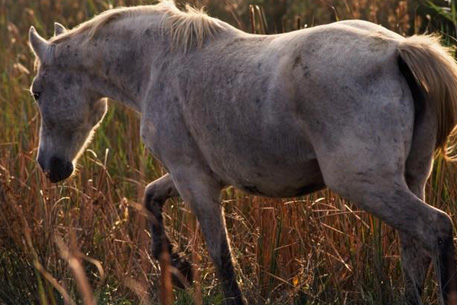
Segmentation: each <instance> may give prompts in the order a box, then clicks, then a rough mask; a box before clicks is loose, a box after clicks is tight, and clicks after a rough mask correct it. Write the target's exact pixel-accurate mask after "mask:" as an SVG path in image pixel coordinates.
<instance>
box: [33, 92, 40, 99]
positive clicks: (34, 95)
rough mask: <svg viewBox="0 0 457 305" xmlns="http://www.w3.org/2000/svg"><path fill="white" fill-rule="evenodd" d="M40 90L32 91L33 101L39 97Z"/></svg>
mask: <svg viewBox="0 0 457 305" xmlns="http://www.w3.org/2000/svg"><path fill="white" fill-rule="evenodd" d="M40 95H41V92H33V98H34V99H35V101H38V100H39V99H40Z"/></svg>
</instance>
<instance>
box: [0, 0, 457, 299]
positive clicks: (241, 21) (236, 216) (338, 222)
mask: <svg viewBox="0 0 457 305" xmlns="http://www.w3.org/2000/svg"><path fill="white" fill-rule="evenodd" d="M190 2H191V3H193V4H195V5H196V6H198V7H200V6H203V5H204V6H206V7H207V10H208V12H209V14H210V15H212V16H215V17H218V18H220V19H222V20H224V21H227V22H229V23H232V24H234V25H235V26H237V27H240V28H242V29H243V30H245V31H255V32H258V33H275V32H283V31H291V30H295V29H297V28H303V27H311V26H314V25H317V24H324V23H328V22H332V21H335V20H342V19H348V18H361V19H365V20H370V21H374V22H377V23H380V24H382V25H384V26H386V27H388V28H390V29H392V30H394V31H396V32H399V33H401V34H403V35H411V34H414V33H423V32H424V31H442V32H443V33H445V38H446V39H445V43H447V44H453V43H454V41H455V39H454V38H453V37H455V29H456V22H455V21H456V17H455V16H456V15H457V14H456V13H455V9H454V7H452V8H450V9H448V10H447V9H440V7H446V8H448V5H449V4H448V3H447V2H439V1H435V2H434V3H435V4H432V3H429V2H425V1H424V2H420V1H412V0H409V1H392V0H388V1H368V0H347V1H331V0H325V1H324V0H319V1H312V0H307V1H299V0H295V1H285V0H278V1H273V0H263V1H262V0H257V1H249V0H224V1H216V0H201V1H190ZM149 3H151V2H150V1H146V0H144V1H143V0H136V1H135V0H125V1H122V0H84V1H70V0H0V130H1V132H0V304H8V305H9V304H15V305H22V304H40V305H55V304H126V305H127V304H159V302H160V296H161V295H163V294H166V293H170V291H165V290H164V289H163V288H161V287H162V285H161V277H160V272H159V270H160V267H159V264H158V262H156V261H155V260H153V259H152V257H151V256H150V254H149V249H150V235H149V233H148V229H147V221H146V217H145V216H144V213H143V210H142V208H141V207H142V198H143V193H144V187H145V186H146V184H147V183H148V182H151V181H152V180H154V179H156V178H158V177H160V176H161V175H163V174H164V170H163V169H162V168H161V166H160V165H159V164H158V163H157V162H156V161H154V160H153V159H152V158H151V156H150V155H149V154H148V152H147V150H146V148H145V147H144V145H143V144H142V143H141V141H140V136H139V118H138V117H137V115H136V114H135V113H133V112H132V111H130V110H128V109H127V108H124V107H122V106H120V105H119V104H117V103H116V102H114V101H113V102H110V110H109V113H108V114H107V116H106V118H105V120H104V122H103V124H102V126H101V128H100V129H99V130H98V131H97V133H96V136H95V138H94V140H93V142H92V144H91V145H90V146H89V149H88V150H87V151H86V152H85V153H84V154H83V155H82V157H81V160H80V162H79V169H78V174H77V175H75V176H74V177H73V178H72V179H70V180H68V181H66V182H63V183H58V184H51V183H50V182H48V181H47V180H46V178H45V177H44V175H43V174H42V173H41V170H40V169H39V167H38V165H37V163H36V162H35V158H36V154H37V147H38V142H39V139H38V129H39V124H40V116H39V113H38V108H37V106H36V104H35V103H34V102H33V99H32V98H31V96H30V93H29V91H28V88H29V86H30V84H31V80H32V78H33V76H34V68H33V62H34V57H33V54H32V53H31V52H30V50H29V48H28V45H27V33H28V29H29V27H30V25H34V26H35V27H36V28H37V29H38V31H39V32H40V34H42V35H43V36H45V37H50V36H51V35H52V33H53V22H54V21H58V22H60V23H62V24H64V25H65V26H67V27H73V26H75V25H77V24H79V23H80V22H82V21H84V20H87V19H89V18H90V17H92V16H94V14H97V13H99V12H101V11H103V10H105V9H107V8H110V7H113V6H118V5H134V4H149ZM452 3H454V2H452ZM249 4H252V6H251V7H250V6H249ZM256 5H257V6H256ZM452 5H455V4H452ZM253 17H254V18H253ZM426 193H427V202H428V203H430V204H431V205H433V206H435V207H438V208H441V209H443V210H444V211H446V212H447V213H449V215H451V216H452V217H453V219H454V223H455V224H457V166H456V164H452V163H448V162H444V161H443V160H442V159H441V158H438V159H437V160H436V161H435V164H434V171H433V173H432V176H431V179H430V180H429V182H428V184H427V192H426ZM222 199H223V204H224V207H225V213H226V221H227V226H228V231H229V236H230V238H231V245H232V250H233V253H234V256H235V259H236V261H237V264H238V266H237V270H238V275H239V282H240V283H241V287H242V289H243V291H244V292H245V295H246V297H247V299H248V300H249V303H250V304H259V305H260V304H278V305H279V304H297V305H298V304H300V305H302V304H402V302H403V301H402V292H403V289H404V288H403V287H404V285H403V279H402V272H401V266H400V258H399V250H398V236H397V234H396V233H395V232H394V231H393V230H391V229H390V228H389V227H387V226H386V225H384V224H382V223H381V222H380V221H379V220H378V219H376V218H373V217H371V216H370V215H368V214H366V213H364V212H362V211H358V210H357V209H356V208H355V207H354V206H353V205H352V204H351V203H350V202H347V201H344V200H343V199H341V198H340V197H338V196H337V195H335V194H333V193H331V192H330V191H328V190H326V191H322V192H318V193H314V194H312V195H310V196H306V197H302V198H293V199H284V200H272V199H267V198H262V197H252V196H248V195H246V194H244V193H242V192H240V191H237V190H235V189H233V188H228V189H226V190H224V192H223V194H222ZM165 213H166V217H165V222H166V226H167V229H168V234H169V236H170V237H171V238H172V240H174V241H175V242H176V243H177V244H178V245H179V248H180V249H181V250H182V251H183V252H184V253H185V254H186V255H187V257H188V258H189V259H191V260H192V261H193V263H194V264H195V268H196V271H197V274H198V276H197V280H196V283H195V285H194V287H193V288H192V289H191V290H190V291H183V290H178V289H175V290H174V291H173V292H172V294H173V295H172V297H173V299H174V304H177V305H184V304H220V303H221V299H222V295H221V294H220V292H219V289H218V280H217V279H216V277H215V274H214V268H213V266H212V264H211V262H210V261H209V259H208V255H207V252H206V249H205V246H204V243H203V240H202V237H201V235H200V233H199V229H198V224H197V222H196V220H195V218H194V217H193V215H192V214H191V213H190V211H189V209H188V208H187V207H186V206H185V204H183V203H182V202H181V201H180V200H179V199H176V200H173V201H170V202H168V204H167V205H166V209H165ZM431 271H432V270H431ZM437 299H438V297H437V284H436V281H435V277H434V273H433V271H432V272H430V273H429V276H428V278H427V283H426V289H425V291H424V303H425V304H437Z"/></svg>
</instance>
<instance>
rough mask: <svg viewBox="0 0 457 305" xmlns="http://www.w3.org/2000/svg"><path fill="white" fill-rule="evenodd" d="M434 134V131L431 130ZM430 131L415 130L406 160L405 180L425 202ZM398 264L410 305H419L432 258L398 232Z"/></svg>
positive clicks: (429, 169) (412, 239) (428, 172)
mask: <svg viewBox="0 0 457 305" xmlns="http://www.w3.org/2000/svg"><path fill="white" fill-rule="evenodd" d="M432 132H433V129H432ZM427 133H429V129H424V128H422V129H420V128H417V129H416V136H415V138H414V139H413V143H412V149H411V150H410V154H409V156H408V159H407V161H406V168H405V179H406V183H407V184H408V187H409V189H410V190H411V192H413V193H414V194H415V195H416V196H417V197H418V198H419V199H421V200H422V201H424V200H425V183H426V182H427V179H428V177H429V175H430V171H431V167H432V162H433V150H434V147H433V141H425V140H426V139H428V138H430V137H433V134H430V135H428V134H427ZM400 249H401V261H402V268H403V276H404V279H405V297H406V300H407V302H408V304H410V305H421V304H422V300H421V294H422V291H423V289H424V284H425V277H426V276H427V271H428V269H429V266H430V262H431V256H430V253H428V252H427V251H426V250H425V249H424V248H423V247H422V246H421V245H420V243H419V242H418V241H417V239H416V238H414V236H409V235H407V234H401V233H400Z"/></svg>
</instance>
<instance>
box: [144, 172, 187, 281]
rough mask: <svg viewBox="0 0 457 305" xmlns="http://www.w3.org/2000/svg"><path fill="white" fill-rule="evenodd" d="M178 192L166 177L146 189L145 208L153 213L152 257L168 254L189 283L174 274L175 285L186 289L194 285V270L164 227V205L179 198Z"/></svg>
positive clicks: (173, 264) (151, 220) (167, 176)
mask: <svg viewBox="0 0 457 305" xmlns="http://www.w3.org/2000/svg"><path fill="white" fill-rule="evenodd" d="M177 196H178V192H177V190H176V188H175V186H174V184H173V181H172V179H171V177H170V175H168V174H166V175H165V176H163V177H161V178H159V179H157V180H155V181H154V182H151V183H150V184H148V186H147V187H146V192H145V200H144V201H145V207H146V208H147V210H148V211H149V212H150V213H151V215H149V216H150V217H149V218H150V219H149V223H150V228H151V236H152V255H153V256H154V258H155V259H159V258H160V256H161V255H162V254H164V253H165V254H167V255H169V257H170V261H171V265H172V266H173V267H174V268H175V269H176V270H177V271H179V272H181V275H182V276H183V278H184V279H185V280H186V281H187V283H183V282H182V281H181V280H180V279H179V278H180V277H178V276H176V275H175V274H174V273H173V277H172V278H173V284H174V285H175V286H176V287H179V288H185V286H186V284H187V285H188V284H191V283H192V268H191V265H190V263H189V262H188V261H187V260H185V259H184V258H182V257H181V256H180V255H179V253H178V252H177V251H176V249H174V247H173V246H172V244H171V243H170V240H169V239H168V237H167V235H166V233H165V228H164V225H163V205H164V203H165V201H166V200H167V199H168V198H172V197H177Z"/></svg>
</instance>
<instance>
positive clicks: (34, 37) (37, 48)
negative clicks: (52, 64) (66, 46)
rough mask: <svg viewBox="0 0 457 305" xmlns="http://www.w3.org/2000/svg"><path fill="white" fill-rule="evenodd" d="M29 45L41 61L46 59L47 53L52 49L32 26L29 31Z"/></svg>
mask: <svg viewBox="0 0 457 305" xmlns="http://www.w3.org/2000/svg"><path fill="white" fill-rule="evenodd" d="M29 44H30V47H31V49H32V51H33V52H34V53H35V55H36V56H38V58H39V59H40V60H43V59H44V58H45V55H46V53H47V52H48V50H49V48H50V47H51V46H50V44H49V42H47V41H46V39H44V38H43V37H41V36H40V35H38V33H37V31H36V30H35V27H33V26H31V27H30V30H29Z"/></svg>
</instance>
